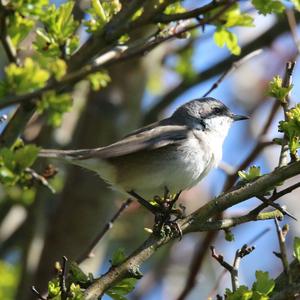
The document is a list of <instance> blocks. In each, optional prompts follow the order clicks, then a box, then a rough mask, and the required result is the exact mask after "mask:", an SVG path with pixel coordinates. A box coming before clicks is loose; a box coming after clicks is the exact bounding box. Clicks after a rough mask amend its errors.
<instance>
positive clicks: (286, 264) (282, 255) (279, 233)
mask: <svg viewBox="0 0 300 300" xmlns="http://www.w3.org/2000/svg"><path fill="white" fill-rule="evenodd" d="M274 222H275V226H276V232H277V236H278V242H279V248H280V253H279V254H278V253H276V252H275V254H276V256H277V257H279V258H280V259H281V262H282V265H283V269H284V272H285V274H286V276H287V277H288V282H289V284H291V283H292V276H291V274H290V266H289V261H288V257H287V250H286V245H285V236H286V234H287V230H288V228H287V229H286V230H285V231H286V232H285V233H283V231H282V228H281V227H280V225H279V222H278V220H277V218H275V220H274Z"/></svg>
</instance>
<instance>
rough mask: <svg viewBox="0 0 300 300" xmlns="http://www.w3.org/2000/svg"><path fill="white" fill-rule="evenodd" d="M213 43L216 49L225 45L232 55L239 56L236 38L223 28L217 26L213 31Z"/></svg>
mask: <svg viewBox="0 0 300 300" xmlns="http://www.w3.org/2000/svg"><path fill="white" fill-rule="evenodd" d="M214 41H215V43H216V45H217V46H218V47H224V46H225V45H226V47H227V48H228V50H229V51H230V52H231V53H232V54H234V55H239V54H240V53H241V48H240V46H239V45H238V39H237V36H236V35H235V34H234V33H232V32H230V31H229V30H227V29H226V28H225V27H223V26H219V27H218V28H217V30H216V31H215V33H214Z"/></svg>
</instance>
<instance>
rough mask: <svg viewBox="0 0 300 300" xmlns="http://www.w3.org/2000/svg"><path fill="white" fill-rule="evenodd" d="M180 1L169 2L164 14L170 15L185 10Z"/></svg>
mask: <svg viewBox="0 0 300 300" xmlns="http://www.w3.org/2000/svg"><path fill="white" fill-rule="evenodd" d="M181 2H182V1H176V2H175V3H172V4H169V5H168V6H167V7H166V9H165V10H164V13H165V14H166V15H171V14H179V13H183V12H185V11H186V8H185V7H183V6H182V4H181Z"/></svg>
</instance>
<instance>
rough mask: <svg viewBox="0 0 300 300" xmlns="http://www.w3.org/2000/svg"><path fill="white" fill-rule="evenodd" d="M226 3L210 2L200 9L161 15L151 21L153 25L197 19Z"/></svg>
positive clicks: (223, 0)
mask: <svg viewBox="0 0 300 300" xmlns="http://www.w3.org/2000/svg"><path fill="white" fill-rule="evenodd" d="M226 3H227V1H226V0H222V1H218V2H216V1H212V2H211V3H208V4H206V5H204V6H202V7H198V8H195V9H193V10H190V11H186V12H182V13H176V14H169V15H166V14H163V13H162V14H159V15H156V16H154V17H153V19H152V21H153V22H155V23H170V22H174V21H180V20H186V19H193V18H198V17H199V16H200V15H203V14H205V13H207V12H209V11H211V10H212V9H215V8H217V7H219V6H223V5H225V4H226Z"/></svg>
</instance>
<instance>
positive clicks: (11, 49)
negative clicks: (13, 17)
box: [0, 1, 19, 64]
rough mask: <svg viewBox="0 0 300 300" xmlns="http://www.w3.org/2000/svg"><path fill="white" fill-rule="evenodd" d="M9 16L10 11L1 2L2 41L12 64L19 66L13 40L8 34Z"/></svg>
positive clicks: (0, 27)
mask: <svg viewBox="0 0 300 300" xmlns="http://www.w3.org/2000/svg"><path fill="white" fill-rule="evenodd" d="M7 15H8V11H7V9H6V7H5V6H4V5H3V4H2V1H0V40H1V42H2V45H3V48H4V51H5V53H6V55H7V58H8V60H9V61H10V62H11V63H16V64H19V60H18V58H17V54H16V49H15V48H14V46H13V44H12V42H11V39H10V37H9V35H8V34H7V26H6V17H7Z"/></svg>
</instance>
